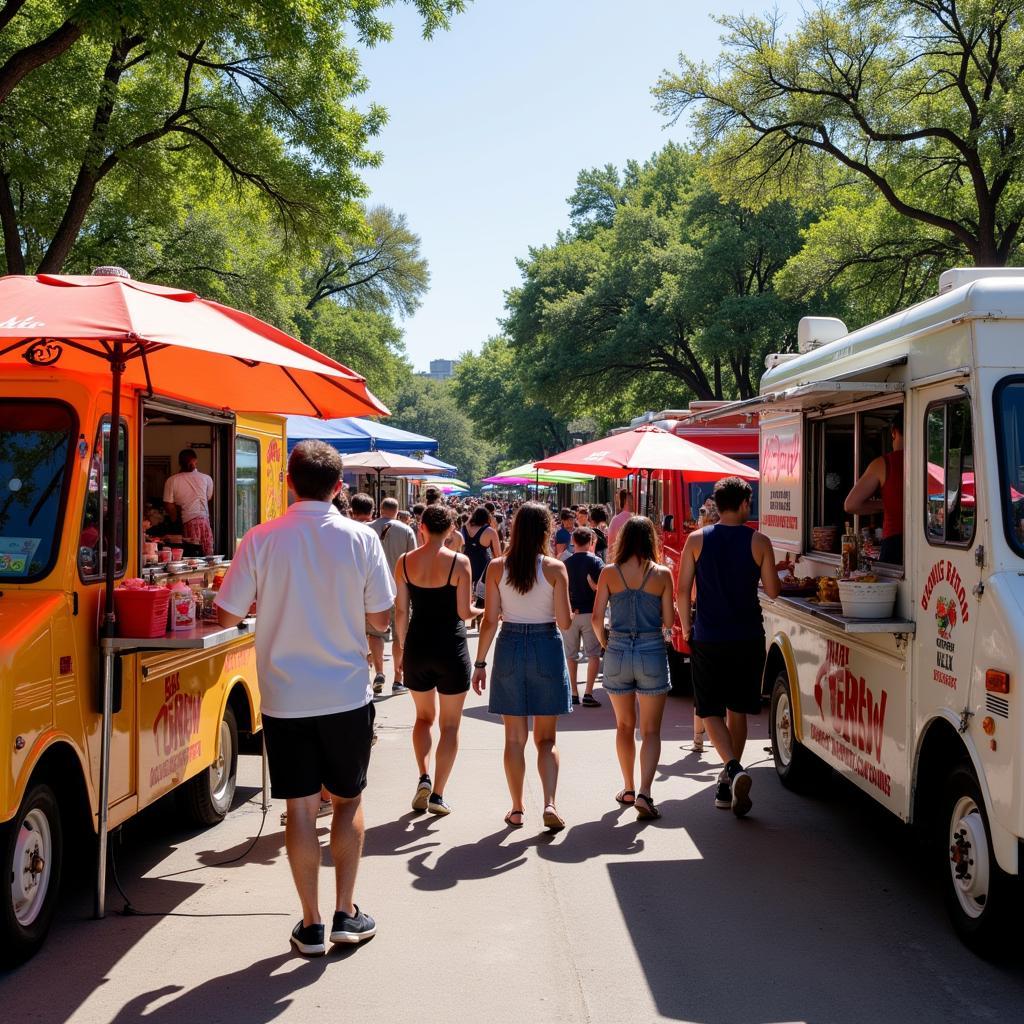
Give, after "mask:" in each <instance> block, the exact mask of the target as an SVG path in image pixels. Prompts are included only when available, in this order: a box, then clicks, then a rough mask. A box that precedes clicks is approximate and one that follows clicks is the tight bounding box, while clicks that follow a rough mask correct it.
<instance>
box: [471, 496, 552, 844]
mask: <svg viewBox="0 0 1024 1024" xmlns="http://www.w3.org/2000/svg"><path fill="white" fill-rule="evenodd" d="M550 539H551V513H550V512H549V511H548V509H547V508H546V507H545V506H544V505H540V504H538V503H537V502H532V501H531V502H527V503H526V504H525V505H523V506H522V508H520V509H519V511H518V512H517V513H516V517H515V519H514V520H513V521H512V538H511V541H510V543H509V549H508V552H507V553H506V554H505V556H504V557H503V558H496V559H494V560H493V561H492V562H491V564H490V565H489V566H488V568H487V574H486V577H485V580H486V597H485V602H486V603H485V611H484V621H483V626H482V627H481V629H480V642H479V645H478V647H477V661H476V666H475V671H474V672H473V689H474V690H475V691H476V692H477V693H482V692H483V691H484V690H485V689H486V688H487V682H488V680H487V652H488V651H489V650H490V647H491V642H492V641H493V640H494V636H495V633H496V632H497V631H498V622H499V619H500V621H501V632H500V633H498V640H497V644H496V645H495V649H494V668H493V669H492V671H491V678H490V699H489V701H488V708H489V710H490V711H491V712H492V713H493V714H497V715H501V716H502V720H503V721H504V723H505V778H506V780H507V781H508V789H509V794H510V796H511V797H512V809H511V810H510V811H509V812H508V814H506V815H505V824H506V825H508V826H509V827H511V828H520V827H521V826H522V824H523V783H524V781H525V778H526V741H527V739H528V737H529V725H530V717H531V716H532V717H533V741H534V743H535V744H536V746H537V755H538V756H537V769H538V772H539V773H540V780H541V786H542V788H543V790H544V824H545V826H547V828H548V829H550V830H551V831H553V832H557V831H560V830H561V829H563V828H565V822H564V821H563V820H562V818H561V817H560V816H559V814H558V810H557V808H556V806H555V789H556V788H557V785H558V751H557V749H556V747H555V734H556V729H557V723H558V716H559V715H567V714H569V713H570V712H571V711H572V701H571V696H570V689H569V670H568V667H567V665H566V663H565V652H564V650H563V647H562V637H561V634H560V633H559V629H560V628H561V629H568V628H569V626H570V625H572V611H571V609H570V607H569V575H568V573H567V572H566V569H565V564H564V563H563V562H560V561H559V560H558V559H557V558H552V557H551V556H550V555H547V554H545V552H547V551H549V550H550V548H549V543H550Z"/></svg>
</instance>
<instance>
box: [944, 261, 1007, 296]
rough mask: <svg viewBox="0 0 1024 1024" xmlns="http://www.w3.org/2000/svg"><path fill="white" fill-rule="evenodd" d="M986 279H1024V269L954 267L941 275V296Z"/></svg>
mask: <svg viewBox="0 0 1024 1024" xmlns="http://www.w3.org/2000/svg"><path fill="white" fill-rule="evenodd" d="M984 277H1024V267H952V268H950V269H949V270H944V271H943V272H942V273H941V274H939V294H940V295H945V294H946V292H951V291H952V290H953V289H954V288H960V287H962V286H963V285H965V284H970V283H971V282H972V281H980V280H981V279H982V278H984Z"/></svg>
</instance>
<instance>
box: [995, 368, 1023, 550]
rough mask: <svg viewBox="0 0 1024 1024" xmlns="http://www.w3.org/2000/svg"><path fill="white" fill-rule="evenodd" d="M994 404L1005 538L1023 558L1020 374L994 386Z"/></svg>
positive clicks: (1021, 385) (1021, 390)
mask: <svg viewBox="0 0 1024 1024" xmlns="http://www.w3.org/2000/svg"><path fill="white" fill-rule="evenodd" d="M995 407H996V433H997V435H998V438H999V488H1000V493H1001V497H1002V504H1003V519H1004V522H1005V524H1006V537H1007V539H1008V540H1009V542H1010V546H1011V547H1012V548H1014V550H1015V551H1016V552H1017V554H1018V555H1020V556H1021V557H1024V377H1011V378H1010V379H1008V380H1005V381H1003V382H1002V383H1001V384H1000V385H999V386H998V387H997V388H996V393H995Z"/></svg>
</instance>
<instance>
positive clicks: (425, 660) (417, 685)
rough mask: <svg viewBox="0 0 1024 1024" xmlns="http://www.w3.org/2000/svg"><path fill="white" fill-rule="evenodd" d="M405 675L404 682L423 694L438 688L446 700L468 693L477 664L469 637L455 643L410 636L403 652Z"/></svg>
mask: <svg viewBox="0 0 1024 1024" xmlns="http://www.w3.org/2000/svg"><path fill="white" fill-rule="evenodd" d="M402 673H403V677H402V682H403V683H405V685H406V686H407V687H409V689H410V690H416V691H417V692H419V693H426V692H427V691H428V690H435V689H436V690H437V692H438V693H443V694H444V695H445V696H446V697H457V696H458V695H459V694H460V693H468V692H469V683H470V680H471V679H472V677H473V665H472V662H470V660H469V645H468V644H467V643H466V638H465V637H464V636H463V637H456V638H455V640H454V642H453V640H452V638H450V637H449V638H446V639H445V640H444V641H439V640H438V639H437V638H434V639H433V640H430V639H427V638H423V639H421V638H419V637H417V636H415V635H411V636H407V637H406V638H405V648H404V649H403V651H402Z"/></svg>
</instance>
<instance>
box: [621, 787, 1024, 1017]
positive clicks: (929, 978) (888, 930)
mask: <svg viewBox="0 0 1024 1024" xmlns="http://www.w3.org/2000/svg"><path fill="white" fill-rule="evenodd" d="M772 774H773V773H772ZM772 774H770V770H764V769H761V770H756V785H755V794H756V796H757V798H758V799H757V800H756V801H755V816H753V817H751V818H749V819H745V820H744V821H742V822H737V821H735V820H734V819H733V818H732V816H731V815H729V814H728V812H723V811H716V810H715V809H714V808H713V807H712V806H711V805H710V803H709V800H708V793H707V791H702V792H701V793H700V794H697V795H696V796H694V797H691V798H689V799H686V800H671V801H667V802H666V803H665V804H664V805H663V806H662V810H663V811H664V812H665V818H663V819H662V821H661V822H659V823H658V825H659V826H661V825H664V824H665V823H666V819H668V821H669V822H674V823H676V825H677V827H678V823H680V822H685V826H686V828H687V830H688V832H689V835H690V838H691V839H692V840H693V842H694V844H695V847H696V850H697V851H698V852H699V856H698V857H696V858H691V859H682V860H670V861H639V860H633V861H620V862H613V863H610V864H609V865H608V873H609V876H610V879H611V882H612V886H613V888H614V891H615V895H616V898H617V900H618V903H619V907H620V910H621V912H622V914H623V917H624V919H625V921H626V924H627V926H628V928H629V931H630V935H631V937H632V940H633V943H634V946H635V948H636V952H637V956H638V959H639V960H640V962H641V964H642V965H643V969H644V971H645V973H646V976H647V982H648V985H649V986H650V990H651V994H652V996H653V997H654V1000H655V1003H656V1005H657V1008H658V1010H659V1012H660V1013H661V1014H663V1015H664V1016H665V1017H668V1018H671V1019H673V1020H685V1021H700V1022H702V1024H763V1022H766V1021H802V1022H806V1024H862V1022H865V1021H872V1020H884V1021H893V1020H922V1021H947V1020H948V1021H954V1020H1000V1019H1006V1016H1005V1007H1006V1006H1007V1005H1010V1004H1012V1003H1016V1005H1018V1006H1019V1005H1020V1002H1019V1001H1020V999H1022V998H1024V968H1021V967H1020V966H1016V967H1014V968H1010V969H1007V968H1002V967H998V966H993V965H991V964H987V963H985V962H984V961H982V960H978V959H976V958H975V957H974V956H973V954H971V953H970V952H969V951H967V950H966V949H965V948H964V947H963V946H961V945H960V943H959V941H958V940H957V938H956V937H955V935H954V934H953V932H952V930H951V928H950V926H949V924H948V922H947V920H946V917H945V914H944V912H943V909H942V906H941V901H940V898H939V895H938V892H937V889H936V888H935V886H934V884H933V881H932V877H931V875H930V873H929V872H928V871H923V870H922V860H923V857H924V856H925V854H924V853H923V852H922V849H921V847H920V846H919V844H918V842H917V840H916V839H915V838H914V835H913V833H912V832H911V831H910V830H909V829H907V828H906V827H905V826H903V825H902V824H901V823H900V822H899V821H898V820H897V819H895V818H894V817H892V816H890V815H889V814H887V813H886V812H885V811H884V810H883V809H881V808H880V807H877V806H876V805H874V803H873V802H872V801H870V800H869V799H868V798H866V797H864V796H863V794H861V793H860V792H859V791H856V790H854V789H853V787H852V786H850V785H848V784H846V783H843V782H839V781H838V780H837V783H836V785H835V786H834V787H833V792H830V794H829V800H828V801H827V802H826V801H807V800H801V799H800V798H798V797H795V796H793V795H792V794H789V793H786V792H784V791H781V789H778V788H776V785H777V784H774V780H773V779H772ZM880 922H884V926H883V927H880V926H879V923H880ZM950 962H965V963H966V964H969V965H970V970H971V972H972V976H973V983H972V984H971V985H970V986H969V987H965V986H963V985H961V984H957V983H955V982H953V981H952V980H951V979H950V978H949V976H948V966H947V965H948V964H949V963H950ZM894 978H895V979H899V981H898V984H893V979H894ZM1014 992H1016V993H1018V994H1017V995H1014V994H1013V993H1014ZM990 1002H991V1005H989V1004H990Z"/></svg>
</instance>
